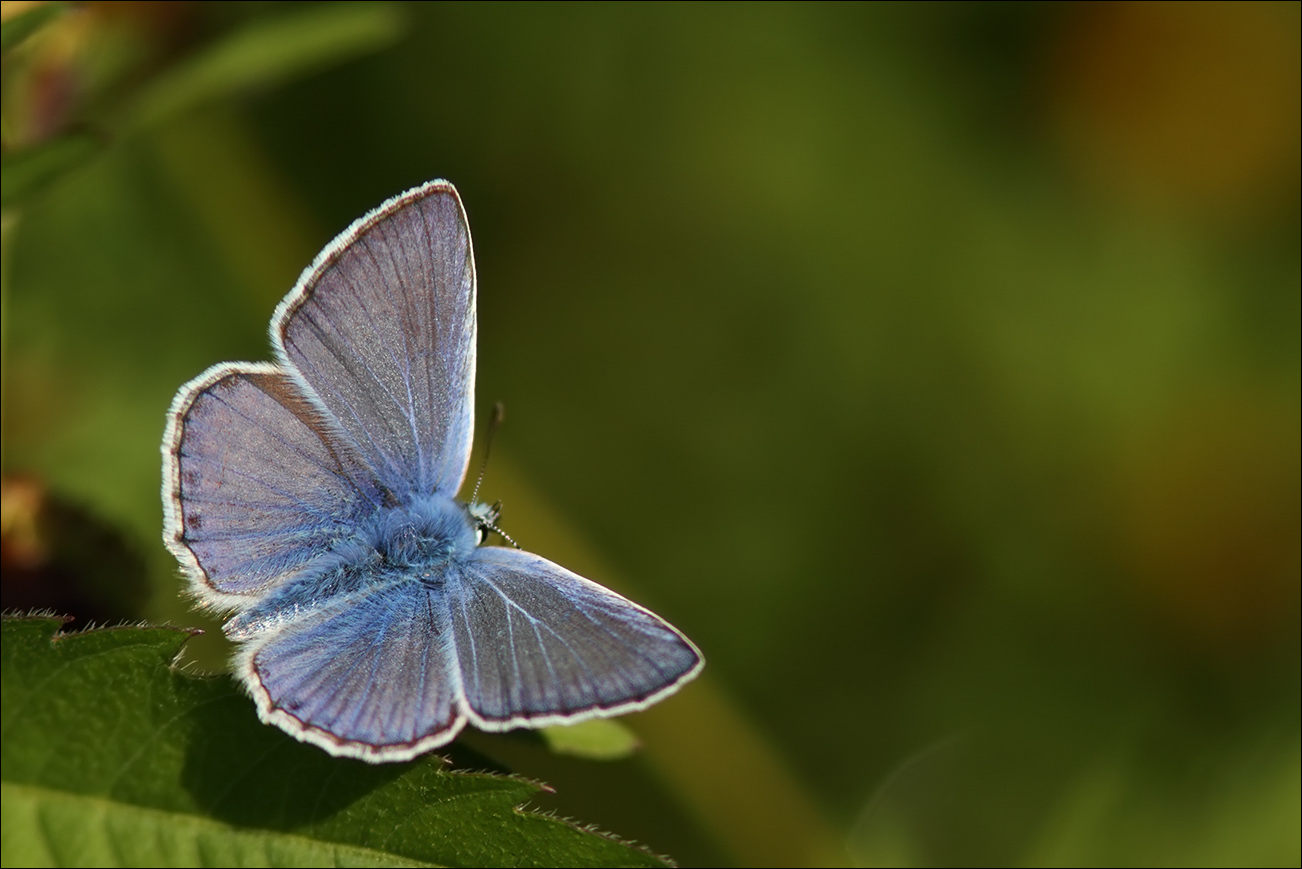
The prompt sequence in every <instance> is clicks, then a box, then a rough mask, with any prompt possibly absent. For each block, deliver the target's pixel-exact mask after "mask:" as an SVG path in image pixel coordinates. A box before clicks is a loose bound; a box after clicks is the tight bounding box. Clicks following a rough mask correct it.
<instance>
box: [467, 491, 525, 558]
mask: <svg viewBox="0 0 1302 869" xmlns="http://www.w3.org/2000/svg"><path fill="white" fill-rule="evenodd" d="M466 512H467V513H468V514H469V515H470V521H471V522H472V523H473V524H474V526H475V530H476V531H478V532H479V545H480V546H483V545H484V544H485V543H487V542H488V535H489V534H497V535H499V536H500V537H502V538H503V539H504V540H506V542H508V543H510V544H511V545H512V546H514V547H515V548H516V549H519V548H520V547H519V545H518V544H517V543H516V542H515V541H514V540H512V539H511V535H509V534H507V533H506V532H505V531H503V530H502V529H501V528H498V527H497V520H498V518H499V517H500V516H501V515H502V502H501V501H498V502H496V503H495V504H492V505H489V504H481V503H478V502H471V503H470V504H467V505H466Z"/></svg>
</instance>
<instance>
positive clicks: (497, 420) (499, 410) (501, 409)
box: [470, 401, 506, 537]
mask: <svg viewBox="0 0 1302 869" xmlns="http://www.w3.org/2000/svg"><path fill="white" fill-rule="evenodd" d="M505 418H506V405H505V404H503V403H502V402H500V401H498V402H494V403H493V415H492V416H491V417H489V418H488V434H487V435H486V436H485V438H484V461H483V462H481V463H480V465H479V479H477V480H475V491H474V492H472V493H471V495H470V503H471V504H474V503H477V502H478V500H479V487H480V485H482V484H483V482H484V471H487V470H488V454H489V453H491V452H492V451H493V435H495V434H497V427H498V425H500V424H501V422H502V420H503V419H505ZM502 536H503V537H505V536H506V535H502Z"/></svg>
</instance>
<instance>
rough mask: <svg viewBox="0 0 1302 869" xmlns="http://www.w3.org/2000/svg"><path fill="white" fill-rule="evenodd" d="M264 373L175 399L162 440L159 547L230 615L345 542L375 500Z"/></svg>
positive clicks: (225, 379)
mask: <svg viewBox="0 0 1302 869" xmlns="http://www.w3.org/2000/svg"><path fill="white" fill-rule="evenodd" d="M319 415H320V414H319V410H318V409H317V408H316V407H315V405H313V404H312V403H310V402H309V401H307V400H306V399H305V398H304V397H303V395H302V393H301V391H300V387H299V385H298V384H297V383H296V382H295V381H294V380H293V379H292V378H290V377H288V376H287V375H286V374H285V373H283V372H282V371H280V370H279V368H278V367H276V366H272V365H261V366H251V365H245V366H236V365H220V366H217V367H215V368H212V369H209V370H208V371H207V372H205V373H204V374H202V375H200V376H199V377H197V378H195V379H194V380H192V381H191V382H190V383H188V384H186V385H185V386H184V387H182V388H181V391H180V392H179V393H178V394H177V397H176V400H175V401H174V402H173V404H172V410H171V415H170V417H169V421H168V427H167V434H166V435H165V436H164V438H163V509H164V514H165V519H164V527H163V538H164V541H165V542H166V543H167V545H168V547H169V548H170V549H171V550H172V552H173V553H174V554H175V555H176V557H177V558H178V559H180V561H181V563H182V564H184V565H185V566H186V568H187V572H188V573H189V574H190V580H191V586H192V588H193V590H194V591H195V592H196V593H197V594H198V596H199V597H201V598H202V599H203V600H204V601H205V602H207V603H214V604H217V605H219V606H230V607H238V606H241V605H243V603H244V598H245V597H246V596H248V595H254V594H260V593H263V592H264V591H265V590H267V589H268V588H270V587H273V586H275V585H277V584H279V583H280V582H282V581H284V579H285V578H286V577H288V576H290V575H292V574H294V573H295V572H296V571H298V570H299V569H301V568H302V567H303V566H304V565H305V564H307V563H308V562H310V561H311V560H312V559H313V558H315V557H318V556H319V555H320V554H321V553H323V552H325V551H327V550H328V548H329V545H330V543H331V541H332V540H335V539H337V538H338V536H339V535H341V534H344V533H347V532H348V531H349V529H351V528H352V527H353V526H354V525H355V524H356V522H357V520H358V518H359V517H360V516H363V515H365V514H368V513H369V512H371V511H372V510H373V509H374V508H375V506H376V505H377V504H378V503H379V502H380V499H381V498H382V493H381V490H380V489H379V488H377V486H376V483H375V481H374V480H373V479H371V478H370V476H369V472H368V471H367V470H366V469H365V468H364V467H363V465H362V464H361V463H360V462H358V461H357V460H356V458H355V457H352V456H350V455H349V454H348V453H346V452H342V451H341V450H340V449H339V448H338V447H337V446H335V445H333V444H332V441H331V439H330V437H329V436H328V434H326V433H325V432H324V426H323V424H322V422H321V420H320V419H319V418H318V417H319Z"/></svg>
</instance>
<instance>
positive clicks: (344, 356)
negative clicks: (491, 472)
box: [271, 181, 476, 497]
mask: <svg viewBox="0 0 1302 869" xmlns="http://www.w3.org/2000/svg"><path fill="white" fill-rule="evenodd" d="M475 329H476V326H475V265H474V255H473V253H472V250H471V246H470V228H469V226H468V224H467V222H466V216H465V211H464V209H463V208H462V206H461V199H460V197H459V196H458V195H457V191H456V189H455V188H454V187H453V186H452V185H451V184H449V183H447V182H446V181H431V182H430V183H428V184H425V185H423V186H421V187H417V188H415V189H413V190H409V191H407V192H406V193H403V194H401V195H400V196H395V197H394V198H393V199H390V200H388V201H387V202H385V203H384V204H383V205H381V206H380V207H379V208H377V209H375V210H374V211H372V212H370V213H369V214H367V215H365V216H364V217H362V218H361V219H360V220H358V221H357V222H356V223H354V224H353V225H352V226H350V227H349V228H348V229H347V230H345V231H344V232H343V233H341V234H340V235H339V236H338V237H337V238H336V239H335V240H334V241H333V242H331V243H330V244H329V245H328V246H327V247H326V248H325V250H323V251H322V252H321V253H320V255H319V256H318V257H317V258H316V261H315V262H314V263H313V264H312V265H311V266H310V267H308V269H307V270H306V271H304V272H303V275H302V277H300V278H299V281H298V284H297V285H296V286H295V287H294V289H293V290H292V291H291V292H290V294H289V295H288V296H286V297H285V299H284V301H282V302H281V304H280V307H279V308H277V310H276V314H275V316H274V317H273V318H272V321H271V337H272V342H273V343H274V344H275V346H276V351H277V353H278V355H279V356H280V357H281V359H282V361H283V362H284V363H285V364H286V365H287V366H288V367H289V368H290V370H291V371H292V372H293V373H295V374H296V375H297V376H300V377H302V379H303V381H304V382H305V383H306V384H307V385H309V386H310V387H311V392H312V393H314V394H315V396H316V398H317V400H319V401H320V402H321V404H322V405H323V406H324V407H325V408H326V409H328V410H329V412H330V414H331V415H332V416H333V417H334V420H335V421H336V422H337V424H338V425H339V427H340V429H341V431H342V432H343V433H344V434H346V436H347V438H348V440H349V441H350V442H351V443H352V444H353V445H354V446H355V447H356V448H357V450H358V452H359V453H360V454H361V455H362V456H364V457H365V460H366V461H367V462H368V463H369V464H370V465H371V467H372V468H373V470H374V471H375V473H376V475H377V476H378V477H379V479H380V480H381V481H382V482H383V483H384V485H385V486H386V487H388V488H389V489H390V490H391V491H393V492H395V493H398V494H400V495H401V494H428V493H433V492H438V493H440V494H443V495H447V496H449V497H451V496H453V495H455V494H456V493H457V490H458V489H459V488H460V486H461V482H462V479H463V478H464V477H465V472H466V465H467V463H468V462H469V459H470V441H471V435H472V432H473V428H474V408H473V406H474V389H475Z"/></svg>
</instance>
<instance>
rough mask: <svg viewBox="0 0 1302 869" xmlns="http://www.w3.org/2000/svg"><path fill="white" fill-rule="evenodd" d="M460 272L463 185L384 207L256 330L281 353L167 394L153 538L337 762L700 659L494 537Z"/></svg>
mask: <svg viewBox="0 0 1302 869" xmlns="http://www.w3.org/2000/svg"><path fill="white" fill-rule="evenodd" d="M475 292H476V290H475V265H474V255H473V253H472V252H471V247H470V229H469V226H468V224H467V222H466V215H465V211H464V209H463V208H462V205H461V199H460V197H459V196H458V195H457V191H456V189H455V188H454V187H453V186H452V185H451V184H449V183H448V182H446V181H431V182H430V183H428V184H425V185H423V186H421V187H417V188H415V189H413V190H409V191H407V192H406V193H403V194H402V195H400V196H395V197H394V198H392V199H390V200H389V201H387V202H385V203H384V204H383V205H381V206H380V207H379V208H377V209H375V210H374V211H372V212H370V213H369V214H367V215H366V216H364V217H362V218H361V219H360V220H358V221H357V222H355V223H354V224H353V225H352V226H350V227H349V228H348V229H347V230H345V231H344V232H343V233H342V234H341V235H339V237H338V238H336V239H335V240H334V241H332V242H331V243H330V244H329V245H328V246H327V247H326V248H325V250H323V251H321V253H320V254H319V255H318V256H317V258H316V260H315V261H314V262H313V263H312V265H311V266H309V267H308V268H307V269H306V270H305V271H304V272H303V274H302V276H301V277H300V278H299V280H298V283H297V284H296V285H295V287H294V289H293V290H291V291H290V293H289V295H287V296H286V297H285V299H284V300H283V301H282V302H281V303H280V306H279V307H278V308H277V309H276V312H275V315H274V316H273V317H272V319H271V341H272V345H273V346H274V348H275V355H276V362H274V363H226V364H222V365H216V366H214V367H212V368H210V369H208V370H207V371H205V372H204V373H203V374H201V375H199V376H198V377H196V378H195V379H194V380H191V381H190V382H189V383H187V384H185V385H184V386H183V387H181V390H180V392H178V393H177V395H176V398H175V399H174V400H173V402H172V407H171V410H170V412H169V413H170V415H169V419H168V424H167V431H166V433H165V434H164V436H163V445H162V454H163V510H164V523H163V539H164V542H166V544H167V546H168V548H169V549H170V550H171V551H172V553H173V554H174V555H175V556H176V557H177V559H179V560H180V562H181V564H182V566H183V567H184V569H185V572H186V574H187V576H188V579H189V583H190V591H191V593H192V594H193V595H194V597H196V598H197V599H198V601H199V602H200V604H202V605H204V606H207V607H211V608H215V609H218V610H223V611H227V612H233V613H234V615H233V617H232V618H231V619H230V620H229V621H228V622H227V623H226V625H225V631H226V633H227V634H228V635H229V636H230V637H231V638H232V639H234V640H235V641H237V642H238V644H239V647H238V651H237V653H236V657H235V671H236V674H237V676H238V677H239V678H240V679H241V680H242V681H243V683H244V686H245V687H246V688H247V689H248V692H249V693H250V694H251V695H252V696H253V699H254V701H255V702H256V704H257V708H258V715H259V717H260V718H261V719H262V720H263V721H264V722H266V723H268V724H274V725H276V726H277V727H280V728H281V729H283V730H285V731H286V732H287V733H289V734H290V735H292V736H293V737H295V738H296V739H299V740H302V741H304V742H310V743H312V744H314V745H318V746H320V747H321V748H323V749H325V750H326V751H328V752H330V753H331V754H334V755H341V756H347V757H356V758H360V759H362V760H365V761H370V762H372V763H380V762H385V761H399V760H407V759H410V758H412V757H415V756H416V755H418V754H421V753H422V752H425V751H429V750H430V749H433V748H437V747H439V746H441V745H445V744H446V743H448V742H450V741H451V740H452V739H453V738H455V737H456V735H457V733H458V732H460V730H461V729H462V727H464V726H465V725H466V723H467V722H469V723H471V724H473V725H474V726H475V727H478V728H480V729H482V730H493V731H497V730H508V729H511V728H515V727H543V726H547V725H552V724H569V723H573V722H577V721H582V720H584V719H588V718H593V717H600V716H611V715H619V714H621V713H625V712H630V711H633V710H638V709H644V708H646V707H647V706H649V705H651V704H652V703H655V702H656V701H658V700H660V699H662V698H664V697H665V696H666V695H668V694H671V693H673V692H674V691H676V690H677V689H678V687H679V686H681V685H682V684H683V683H684V682H686V681H687V680H689V679H691V678H693V677H694V676H696V674H697V673H699V672H700V671H701V667H702V666H703V665H704V661H703V659H702V658H701V654H700V652H699V651H698V650H697V648H696V646H694V645H693V644H692V642H691V641H690V640H688V639H687V638H686V637H685V636H683V634H682V633H680V632H679V631H678V630H677V629H675V628H674V627H672V626H671V625H669V624H668V623H667V622H665V621H664V620H663V619H661V618H660V617H658V616H656V615H655V614H654V613H652V612H650V611H649V610H646V609H644V608H642V607H640V606H638V605H637V604H635V603H631V602H630V601H628V600H625V599H624V598H622V597H620V596H619V595H617V594H615V593H614V592H611V591H608V590H607V589H605V588H603V587H602V586H600V585H597V584H596V583H594V582H591V581H589V580H587V579H584V578H583V577H581V576H578V575H576V574H574V573H571V572H570V571H568V570H566V569H565V568H563V567H560V566H558V565H556V564H553V563H552V562H550V561H548V560H546V559H544V558H541V557H539V556H537V555H533V554H531V553H528V552H523V551H521V550H519V549H513V548H508V547H503V546H486V545H483V544H484V543H485V540H486V538H487V537H488V532H489V531H490V530H496V529H495V526H494V524H493V523H494V521H495V519H496V511H495V509H493V508H490V507H486V506H485V505H483V504H474V503H469V504H468V503H465V502H462V501H458V500H457V499H456V495H457V492H458V491H459V490H460V488H461V484H462V481H463V480H464V478H465V475H466V467H467V464H468V463H469V460H470V446H471V434H472V431H473V428H474V392H475V331H476V326H475Z"/></svg>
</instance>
